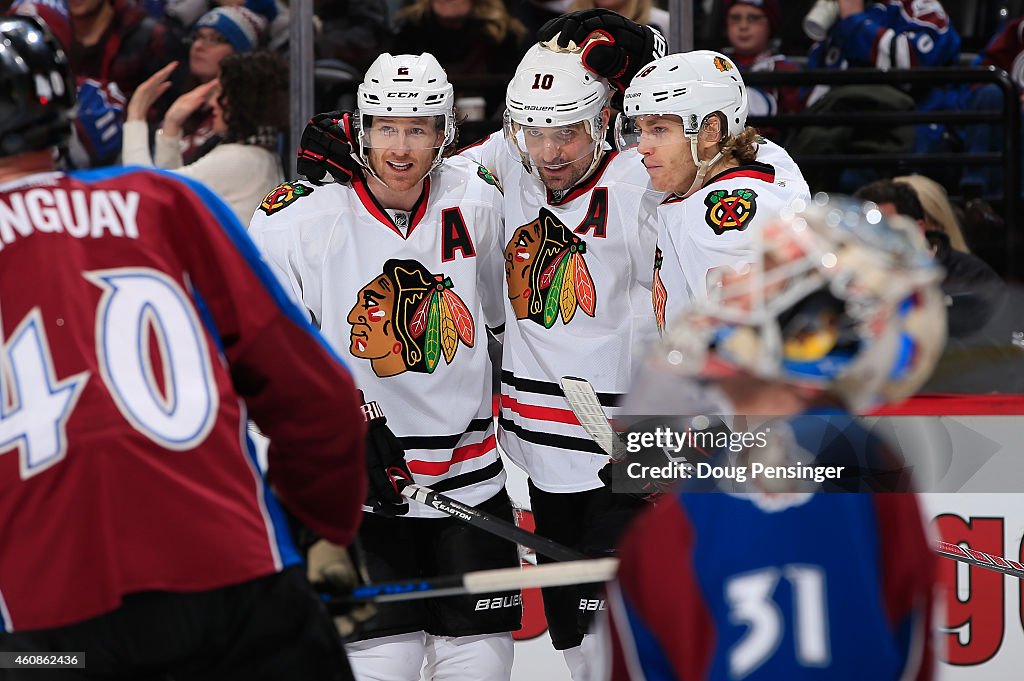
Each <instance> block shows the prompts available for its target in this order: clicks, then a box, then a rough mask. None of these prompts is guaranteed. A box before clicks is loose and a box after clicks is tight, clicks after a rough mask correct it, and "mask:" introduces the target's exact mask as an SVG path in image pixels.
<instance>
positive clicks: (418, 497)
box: [402, 482, 587, 560]
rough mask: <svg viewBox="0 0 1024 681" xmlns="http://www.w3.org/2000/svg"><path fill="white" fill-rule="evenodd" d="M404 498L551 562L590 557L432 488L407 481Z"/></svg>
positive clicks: (404, 487)
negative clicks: (532, 551) (518, 545)
mask: <svg viewBox="0 0 1024 681" xmlns="http://www.w3.org/2000/svg"><path fill="white" fill-rule="evenodd" d="M402 496H404V497H405V498H407V499H412V500H413V501H415V502H417V503H420V504H423V505H424V506H429V507H430V508H434V509H437V510H438V511H441V512H442V513H447V514H448V515H450V516H451V517H453V518H455V519H456V520H461V521H462V522H464V523H467V524H469V525H473V526H475V527H478V528H480V529H481V530H483V531H484V532H490V533H491V534H493V535H496V536H498V537H501V538H502V539H508V540H509V541H511V542H515V543H516V544H520V545H522V546H525V547H526V548H528V549H533V550H534V551H536V552H537V553H540V554H543V555H545V556H547V557H548V558H551V559H552V560H583V559H585V558H586V557H587V556H585V555H583V554H582V553H580V552H579V551H574V550H573V549H570V548H569V547H568V546H563V545H561V544H559V543H558V542H555V541H552V540H550V539H548V538H546V537H541V536H539V535H536V534H534V533H533V532H527V531H526V530H524V529H522V528H520V527H516V526H515V525H513V524H512V523H510V522H508V521H507V520H502V519H501V518H497V517H495V516H493V515H491V514H489V513H485V512H484V511H481V510H479V509H477V508H474V507H472V506H466V505H465V504H462V503H459V502H458V501H456V500H455V499H452V498H451V497H448V496H445V495H444V494H441V493H440V492H435V491H434V490H432V489H430V488H429V487H424V486H422V485H417V484H415V483H412V482H405V484H404V485H403V486H402Z"/></svg>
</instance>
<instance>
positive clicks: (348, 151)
mask: <svg viewBox="0 0 1024 681" xmlns="http://www.w3.org/2000/svg"><path fill="white" fill-rule="evenodd" d="M353 138H354V135H353V134H352V115H351V114H350V113H348V112H347V111H328V112H327V113H321V114H317V115H315V116H313V118H311V119H309V123H306V127H305V128H304V129H303V130H302V137H301V138H300V139H299V151H298V161H297V162H296V165H295V167H296V170H297V171H298V173H299V174H300V175H302V176H304V177H305V178H306V179H307V180H309V181H310V182H312V183H313V184H316V185H321V184H323V183H324V177H326V175H327V174H328V173H329V174H330V175H331V177H332V178H334V181H335V182H340V183H341V184H347V183H348V182H351V181H352V177H353V175H358V176H361V174H362V169H361V168H360V166H359V163H358V162H357V161H356V157H355V155H354V154H355V152H354V150H353V147H352V140H353Z"/></svg>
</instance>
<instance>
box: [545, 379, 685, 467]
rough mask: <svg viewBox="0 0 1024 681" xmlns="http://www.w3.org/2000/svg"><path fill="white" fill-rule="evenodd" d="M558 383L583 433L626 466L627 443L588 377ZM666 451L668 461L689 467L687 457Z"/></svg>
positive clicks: (562, 380) (615, 461) (617, 461)
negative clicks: (615, 426)
mask: <svg viewBox="0 0 1024 681" xmlns="http://www.w3.org/2000/svg"><path fill="white" fill-rule="evenodd" d="M558 384H559V385H561V386H562V392H563V393H565V401H566V402H568V403H569V408H570V409H572V413H573V414H574V415H575V416H576V420H577V421H579V422H580V425H581V426H583V430H585V431H587V434H588V435H590V437H592V438H594V442H596V443H597V446H598V447H600V448H601V449H602V450H603V451H604V453H605V454H607V455H608V456H610V457H611V461H612V463H622V462H623V461H625V460H626V454H627V450H626V443H625V442H623V441H622V438H620V437H619V434H618V432H616V430H615V428H614V427H612V422H611V420H610V419H609V418H608V415H607V414H605V412H604V406H602V405H601V400H600V399H598V397H597V391H596V390H594V386H593V385H592V384H591V383H590V381H588V380H587V379H585V378H576V377H575V376H562V377H561V378H560V379H558ZM662 451H663V452H664V453H665V458H666V460H668V461H678V462H681V463H684V464H689V461H688V460H687V459H686V457H685V456H683V455H682V454H680V453H678V452H677V453H676V454H669V453H668V452H667V451H665V450H662Z"/></svg>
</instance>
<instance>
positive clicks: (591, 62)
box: [537, 8, 668, 95]
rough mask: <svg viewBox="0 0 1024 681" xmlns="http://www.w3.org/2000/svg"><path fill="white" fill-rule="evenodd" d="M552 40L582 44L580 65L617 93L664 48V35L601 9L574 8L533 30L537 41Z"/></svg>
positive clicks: (560, 44)
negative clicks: (605, 80)
mask: <svg viewBox="0 0 1024 681" xmlns="http://www.w3.org/2000/svg"><path fill="white" fill-rule="evenodd" d="M552 39H556V42H557V44H558V46H559V47H563V48H564V47H569V43H570V42H572V43H574V44H575V45H576V46H583V55H582V59H583V65H584V66H585V67H587V69H588V70H590V71H592V72H594V73H596V74H597V75H598V76H601V77H602V78H605V79H607V80H608V82H609V83H611V84H612V85H613V86H614V87H615V89H616V90H618V91H619V94H620V95H621V93H623V92H625V90H626V88H627V87H629V82H630V81H631V80H633V76H635V75H636V74H637V71H639V70H640V69H641V68H642V67H643V66H644V65H645V64H647V63H648V62H651V61H653V60H655V59H657V58H658V57H664V56H665V54H666V52H667V51H668V43H667V42H666V41H665V37H664V36H663V35H661V33H659V32H658V31H657V30H655V29H653V28H651V27H650V26H643V25H641V24H637V23H635V22H633V21H630V20H629V19H627V18H626V17H624V16H622V15H621V14H618V13H616V12H613V11H611V10H607V9H601V8H594V9H582V10H577V11H575V12H569V13H568V14H563V15H561V16H559V17H555V18H554V19H551V20H550V21H548V22H547V23H546V24H544V25H543V26H541V27H540V30H539V31H537V40H538V41H539V42H548V41H550V40H552ZM588 41H590V42H589V43H588Z"/></svg>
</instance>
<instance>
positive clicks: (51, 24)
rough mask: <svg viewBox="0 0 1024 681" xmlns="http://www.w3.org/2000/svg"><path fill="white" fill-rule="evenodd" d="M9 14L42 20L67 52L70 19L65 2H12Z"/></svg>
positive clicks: (30, 0)
mask: <svg viewBox="0 0 1024 681" xmlns="http://www.w3.org/2000/svg"><path fill="white" fill-rule="evenodd" d="M0 4H2V3H0ZM10 12H11V14H20V15H23V16H36V17H39V18H40V19H42V20H43V21H44V22H46V26H47V28H49V29H50V31H51V32H52V33H53V35H54V37H56V38H57V40H58V41H59V42H60V45H61V47H63V48H64V51H65V52H67V50H68V47H69V46H70V45H71V19H70V17H69V16H68V3H67V0H14V2H12V3H11V7H10Z"/></svg>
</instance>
